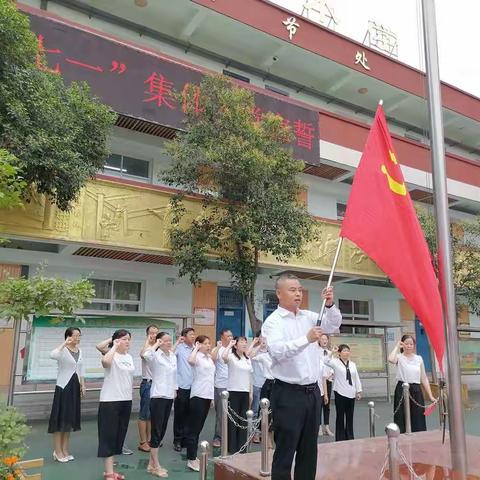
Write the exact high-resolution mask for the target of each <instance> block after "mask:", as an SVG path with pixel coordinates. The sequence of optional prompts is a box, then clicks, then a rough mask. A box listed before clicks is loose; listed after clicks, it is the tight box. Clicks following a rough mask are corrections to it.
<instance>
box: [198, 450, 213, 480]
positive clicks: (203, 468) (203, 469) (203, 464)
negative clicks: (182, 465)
mask: <svg viewBox="0 0 480 480" xmlns="http://www.w3.org/2000/svg"><path fill="white" fill-rule="evenodd" d="M209 450H210V445H209V443H208V442H207V441H203V442H201V443H200V451H201V454H200V472H199V476H198V478H199V479H200V480H207V469H208V452H209Z"/></svg>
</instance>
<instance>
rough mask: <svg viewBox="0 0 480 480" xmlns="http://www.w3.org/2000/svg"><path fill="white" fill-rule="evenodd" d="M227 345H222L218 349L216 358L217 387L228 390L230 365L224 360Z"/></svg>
mask: <svg viewBox="0 0 480 480" xmlns="http://www.w3.org/2000/svg"><path fill="white" fill-rule="evenodd" d="M224 352H225V347H224V346H221V347H220V348H219V349H218V351H217V359H216V360H215V388H221V389H222V390H227V388H228V365H227V364H226V363H225V362H224V361H223V360H222V355H223V353H224Z"/></svg>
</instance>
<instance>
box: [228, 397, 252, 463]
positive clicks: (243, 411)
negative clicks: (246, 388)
mask: <svg viewBox="0 0 480 480" xmlns="http://www.w3.org/2000/svg"><path fill="white" fill-rule="evenodd" d="M228 393H229V397H228V399H229V403H230V408H231V409H232V410H233V411H234V412H235V413H236V414H237V415H239V416H240V417H242V418H247V410H248V409H249V407H250V393H249V392H230V391H229V392H228ZM232 416H233V418H235V415H232ZM235 421H236V422H237V423H238V424H239V425H245V423H244V422H241V421H239V420H238V419H235ZM246 441H247V431H246V430H244V429H243V428H238V427H236V426H235V425H234V424H233V423H232V422H231V420H230V419H228V453H230V454H233V453H235V452H238V451H239V450H240V448H241V447H242V446H243V445H244V444H245V442H246ZM243 453H245V451H244V452H243Z"/></svg>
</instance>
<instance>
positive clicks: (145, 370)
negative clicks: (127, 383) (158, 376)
mask: <svg viewBox="0 0 480 480" xmlns="http://www.w3.org/2000/svg"><path fill="white" fill-rule="evenodd" d="M140 357H141V359H142V379H143V380H152V379H153V377H152V370H151V368H150V365H149V364H148V363H147V361H146V360H145V358H144V357H142V356H140Z"/></svg>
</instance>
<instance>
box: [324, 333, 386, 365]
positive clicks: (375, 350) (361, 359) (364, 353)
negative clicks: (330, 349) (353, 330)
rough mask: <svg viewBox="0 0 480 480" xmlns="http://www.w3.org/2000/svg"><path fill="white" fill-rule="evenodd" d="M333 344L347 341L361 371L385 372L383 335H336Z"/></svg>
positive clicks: (353, 359) (332, 339)
mask: <svg viewBox="0 0 480 480" xmlns="http://www.w3.org/2000/svg"><path fill="white" fill-rule="evenodd" d="M331 342H332V345H337V346H338V345H340V344H342V343H346V344H347V345H348V346H349V347H350V352H351V354H350V358H351V359H352V361H354V362H355V363H356V365H357V368H358V371H359V372H360V373H385V368H386V366H385V353H384V342H383V335H364V336H363V335H345V334H341V335H335V336H332V337H331Z"/></svg>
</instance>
